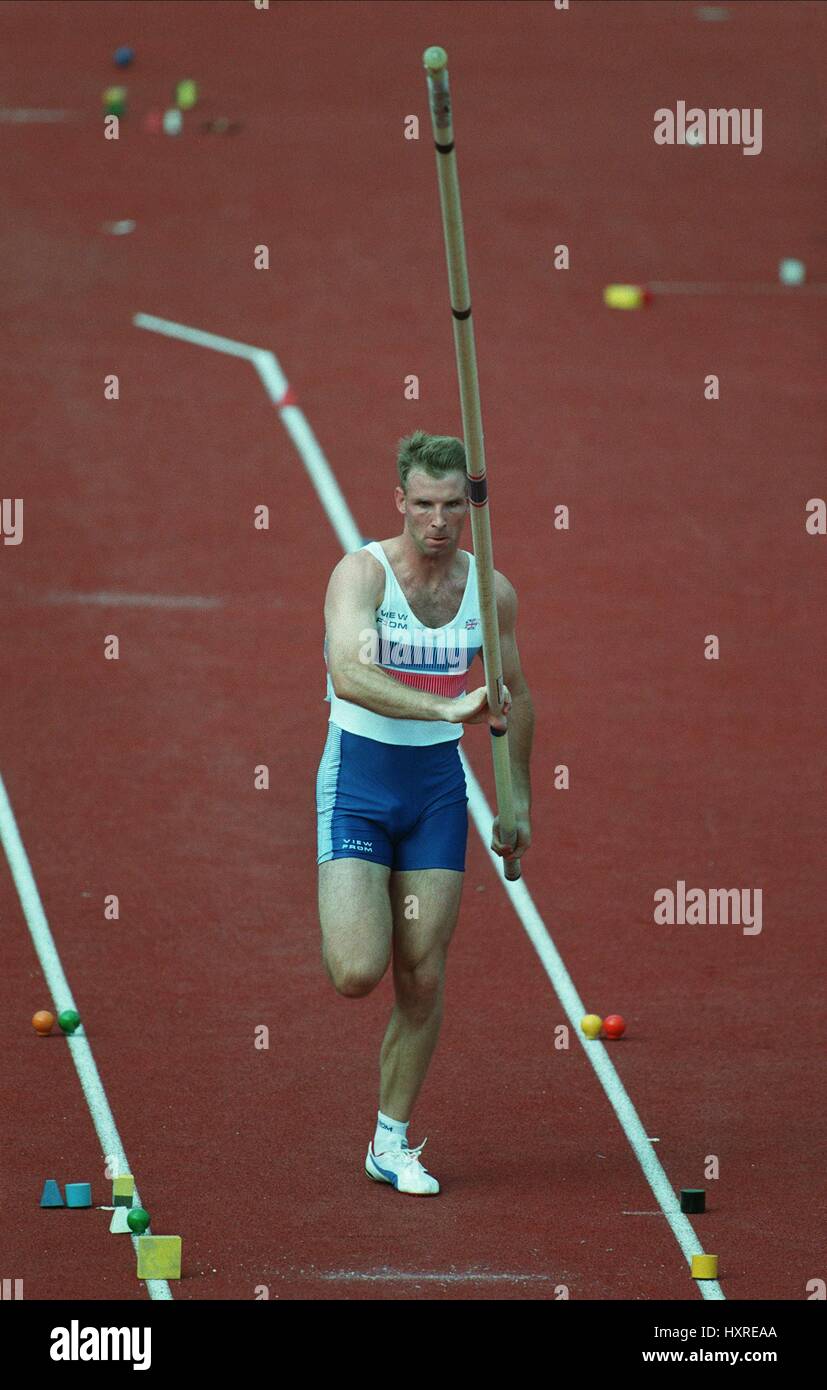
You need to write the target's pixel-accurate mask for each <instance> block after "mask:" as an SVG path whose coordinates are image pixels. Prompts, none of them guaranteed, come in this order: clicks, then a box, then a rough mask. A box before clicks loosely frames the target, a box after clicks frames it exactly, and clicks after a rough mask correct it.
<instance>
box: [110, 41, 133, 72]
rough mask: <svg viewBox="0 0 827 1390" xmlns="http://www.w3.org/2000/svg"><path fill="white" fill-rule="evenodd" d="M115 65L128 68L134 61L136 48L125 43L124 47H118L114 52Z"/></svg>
mask: <svg viewBox="0 0 827 1390" xmlns="http://www.w3.org/2000/svg"><path fill="white" fill-rule="evenodd" d="M113 56H114V59H115V66H116V67H118V68H128V67H129V64H130V63H131V62H133V61H134V58H135V50H134V49H132V48H129V47H128V45H126V44H124V45H123V47H122V48H116V49H115V52H114V55H113Z"/></svg>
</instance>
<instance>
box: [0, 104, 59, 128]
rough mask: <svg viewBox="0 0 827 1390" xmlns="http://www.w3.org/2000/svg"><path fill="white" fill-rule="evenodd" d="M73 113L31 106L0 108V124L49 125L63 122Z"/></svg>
mask: <svg viewBox="0 0 827 1390" xmlns="http://www.w3.org/2000/svg"><path fill="white" fill-rule="evenodd" d="M76 114H77V113H76V112H75V111H47V110H45V109H42V110H41V109H37V108H35V107H31V106H4V107H2V108H0V123H2V124H3V125H38V124H40V125H49V124H52V123H53V122H56V121H65V120H66V118H67V116H74V115H76Z"/></svg>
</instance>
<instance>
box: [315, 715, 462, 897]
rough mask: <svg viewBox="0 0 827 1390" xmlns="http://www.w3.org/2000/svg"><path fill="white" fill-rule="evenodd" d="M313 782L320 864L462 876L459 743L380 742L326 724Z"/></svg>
mask: <svg viewBox="0 0 827 1390" xmlns="http://www.w3.org/2000/svg"><path fill="white" fill-rule="evenodd" d="M327 727H328V734H327V742H326V743H325V748H324V753H323V754H322V760H321V762H320V763H319V771H318V775H317V777H316V811H317V816H318V851H319V852H318V859H317V863H319V864H324V863H325V862H326V861H327V860H328V859H370V860H372V861H373V862H374V863H375V864H386V865H387V866H388V868H390V869H456V870H458V871H459V872H460V873H464V871H465V848H466V844H467V840H468V811H467V809H466V808H467V804H468V796H467V789H466V785H465V773H464V772H463V769H462V763H461V761H460V756H459V748H458V746H457V745H458V744H459V739H453V738H452V739H447V740H446V741H445V742H443V743H429V744H425V745H424V746H411V745H409V744H401V743H380V742H378V740H376V739H373V738H363V737H362V736H361V735H359V734H351V733H349V732H348V731H347V730H346V729H340V728H339V726H338V724H328V726H327Z"/></svg>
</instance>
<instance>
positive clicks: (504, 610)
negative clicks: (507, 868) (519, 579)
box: [491, 570, 534, 859]
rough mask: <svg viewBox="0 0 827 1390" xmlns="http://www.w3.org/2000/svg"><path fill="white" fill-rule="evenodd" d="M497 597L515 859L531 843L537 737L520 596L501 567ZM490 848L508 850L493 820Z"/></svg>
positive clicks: (495, 576) (496, 576) (497, 584)
mask: <svg viewBox="0 0 827 1390" xmlns="http://www.w3.org/2000/svg"><path fill="white" fill-rule="evenodd" d="M494 587H495V592H496V596H497V616H498V619H499V626H500V654H501V656H502V667H503V681H504V683H505V685H507V686H508V690H509V692H510V694H511V710H510V711H509V715H508V749H509V753H510V755H511V780H512V782H513V785H514V811H515V815H516V820H517V846H516V852H515V854H516V858H518V859H519V858H520V857H521V855H523V854H524V853H525V851H526V850H527V849H528V847H529V845H530V843H531V777H530V770H529V763H530V760H531V745H532V741H533V738H534V705H533V704H532V700H531V692H530V691H529V688H528V685H527V684H526V679H525V676H524V675H523V668H522V666H521V665H520V653H519V651H518V650H517V595H516V593H515V592H514V588H513V585H511V584H510V583H509V581H508V580H507V579H506V577H505V575H504V574H500V572H499V570H495V571H494ZM491 848H492V849H493V850H495V851H496V853H498V854H501V853H502V852H503V850H504V849H505V846H504V845H502V844H501V843H500V841H499V825H498V822H497V820H495V821H494V830H493V835H492V844H491Z"/></svg>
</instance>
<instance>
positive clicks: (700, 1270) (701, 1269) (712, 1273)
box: [692, 1255, 718, 1279]
mask: <svg viewBox="0 0 827 1390" xmlns="http://www.w3.org/2000/svg"><path fill="white" fill-rule="evenodd" d="M692 1278H693V1279H717V1278H718V1256H717V1255H693V1256H692Z"/></svg>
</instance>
